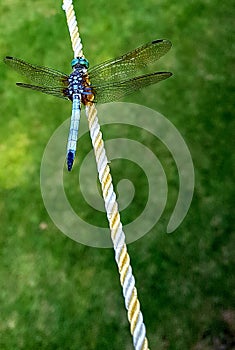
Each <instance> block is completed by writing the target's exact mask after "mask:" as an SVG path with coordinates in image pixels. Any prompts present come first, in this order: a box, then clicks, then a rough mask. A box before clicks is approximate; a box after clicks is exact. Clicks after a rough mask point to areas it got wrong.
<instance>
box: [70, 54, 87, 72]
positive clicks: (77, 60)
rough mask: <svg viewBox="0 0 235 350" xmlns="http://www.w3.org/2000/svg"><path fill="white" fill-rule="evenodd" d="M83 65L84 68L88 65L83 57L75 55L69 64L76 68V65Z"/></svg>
mask: <svg viewBox="0 0 235 350" xmlns="http://www.w3.org/2000/svg"><path fill="white" fill-rule="evenodd" d="M77 65H78V66H83V67H85V68H86V69H88V67H89V62H88V61H87V60H86V59H85V58H84V57H76V58H74V59H73V60H72V62H71V66H72V68H77V67H76V66H77Z"/></svg>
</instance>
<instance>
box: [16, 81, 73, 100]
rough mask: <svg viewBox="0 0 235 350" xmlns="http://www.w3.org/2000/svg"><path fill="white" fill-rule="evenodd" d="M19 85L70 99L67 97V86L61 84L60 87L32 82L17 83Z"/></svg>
mask: <svg viewBox="0 0 235 350" xmlns="http://www.w3.org/2000/svg"><path fill="white" fill-rule="evenodd" d="M16 85H17V86H20V87H23V88H26V89H31V90H36V91H40V92H43V93H44V94H48V95H53V96H56V97H60V98H65V99H66V100H67V99H68V97H67V90H66V88H61V87H60V86H59V87H58V86H57V87H51V86H47V87H46V86H36V85H31V84H24V83H16Z"/></svg>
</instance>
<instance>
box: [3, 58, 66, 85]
mask: <svg viewBox="0 0 235 350" xmlns="http://www.w3.org/2000/svg"><path fill="white" fill-rule="evenodd" d="M4 62H5V63H6V64H7V65H8V66H10V67H11V68H13V69H14V70H16V71H17V72H18V73H20V74H21V75H24V76H25V77H27V78H28V79H30V80H31V81H32V82H34V83H36V84H40V85H42V86H51V87H56V86H57V87H58V86H61V87H66V86H68V75H66V74H63V73H61V72H58V71H57V70H54V69H51V68H47V67H40V66H35V65H33V64H31V63H27V62H25V61H23V60H20V59H18V58H14V57H11V56H7V57H5V58H4Z"/></svg>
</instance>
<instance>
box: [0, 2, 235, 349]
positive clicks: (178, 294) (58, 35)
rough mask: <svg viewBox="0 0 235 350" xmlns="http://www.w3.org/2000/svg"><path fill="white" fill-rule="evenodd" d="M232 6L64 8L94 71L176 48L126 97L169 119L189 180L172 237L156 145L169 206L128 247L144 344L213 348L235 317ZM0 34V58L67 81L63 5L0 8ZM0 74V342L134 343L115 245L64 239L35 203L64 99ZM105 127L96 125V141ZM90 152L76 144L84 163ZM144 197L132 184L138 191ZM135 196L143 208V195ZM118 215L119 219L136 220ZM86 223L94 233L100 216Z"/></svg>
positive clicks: (63, 345)
mask: <svg viewBox="0 0 235 350" xmlns="http://www.w3.org/2000/svg"><path fill="white" fill-rule="evenodd" d="M230 4H231V2H230V1H228V0H225V1H224V2H223V3H221V2H219V1H217V0H207V1H200V0H198V1H189V2H186V1H182V0H180V1H178V2H177V3H175V2H171V1H168V0H159V1H157V2H156V1H153V0H149V1H139V0H136V1H135V2H130V1H126V0H123V1H121V2H120V1H112V2H108V1H103V0H100V1H98V2H97V1H94V0H87V1H82V0H80V1H77V2H76V3H75V9H76V13H77V18H78V21H79V29H80V33H81V36H82V40H83V43H84V50H85V53H86V56H87V58H88V59H89V61H90V64H91V65H94V64H96V63H99V62H101V61H103V60H105V59H108V58H111V57H115V56H116V55H119V54H121V53H125V52H126V51H128V50H130V49H133V48H135V47H137V46H138V45H141V44H143V43H145V42H147V41H150V40H153V39H157V38H167V39H170V40H171V41H172V43H173V48H172V50H171V51H170V52H169V53H168V54H167V56H166V57H165V58H164V59H162V61H160V62H159V67H160V70H161V69H167V70H170V71H172V72H173V73H174V76H173V77H172V78H171V79H169V81H167V82H164V83H162V84H159V86H156V87H153V88H152V89H151V88H150V89H147V90H145V91H143V92H140V93H138V94H136V95H134V96H132V97H130V98H128V101H131V102H135V103H144V104H145V105H146V106H148V107H150V108H153V109H156V110H158V111H160V112H161V113H162V114H164V115H165V116H167V117H168V118H169V119H170V120H171V121H172V122H173V123H174V125H175V126H176V127H177V128H178V130H179V131H180V132H181V134H182V135H183V137H184V139H185V141H186V143H187V145H188V147H189V149H190V151H191V154H192V158H193V162H194V166H195V174H196V184H195V193H194V198H193V201H192V205H191V208H190V210H189V212H188V215H187V217H186V219H185V220H184V222H183V223H182V225H181V226H180V227H179V228H178V229H177V230H176V232H174V234H172V235H166V234H165V233H164V232H165V230H166V225H167V221H168V219H169V217H170V213H171V211H172V209H173V208H174V205H175V199H176V193H177V191H178V177H177V170H176V169H175V164H174V161H173V160H172V158H171V155H170V154H169V153H168V152H167V150H166V149H165V148H164V147H163V146H162V145H159V154H158V156H159V159H160V160H161V162H162V164H163V167H164V169H165V171H166V174H167V177H168V180H169V195H168V196H169V198H168V203H167V207H166V210H165V211H164V214H163V216H162V218H161V220H160V221H159V223H158V224H157V225H156V226H155V227H154V229H153V230H152V231H151V232H150V233H149V234H148V235H147V236H145V237H144V238H142V239H141V240H139V241H137V242H135V243H133V244H131V245H129V247H128V249H129V253H130V256H131V261H132V266H133V270H134V274H135V277H136V283H137V289H138V293H139V298H140V301H141V308H142V311H143V314H144V320H145V324H146V327H147V335H148V338H149V343H150V348H151V349H158V350H163V349H170V350H188V349H192V350H193V349H196V347H195V346H196V344H197V346H199V345H200V346H202V347H201V348H203V349H214V345H213V342H214V341H215V340H214V339H215V338H216V337H217V338H219V339H220V342H223V338H224V337H227V341H228V338H229V336H228V334H229V333H231V332H232V328H233V327H234V323H233V322H232V321H230V322H227V321H225V320H224V319H225V316H224V315H225V311H226V310H229V311H230V312H235V305H234V301H235V297H234V290H235V285H234V277H233V275H234V247H235V244H234V231H233V230H234V227H233V225H232V219H233V215H232V214H233V212H232V210H233V205H234V185H233V175H234V173H233V169H234V168H233V167H232V165H233V163H234V152H233V147H232V146H233V144H232V141H233V139H232V132H233V130H234V122H233V117H232V115H233V112H234V108H233V103H234V98H233V97H232V89H233V88H234V82H233V77H232V68H233V66H232V57H233V56H234V43H233V41H232V19H233V18H234V13H232V12H233V11H232V6H231V5H230ZM0 32H1V36H0V48H1V51H0V52H1V57H4V56H6V55H13V56H16V57H20V58H23V59H25V60H26V61H28V62H32V63H36V64H40V65H46V66H49V67H54V68H55V69H58V70H61V71H64V72H67V73H69V71H70V67H69V63H70V60H71V58H72V51H71V46H70V39H69V35H68V30H67V27H66V21H65V16H64V13H63V11H62V10H61V3H60V2H54V1H44V0H37V1H34V2H26V1H17V0H12V1H8V2H2V3H1V21H0ZM0 78H1V84H0V94H1V103H0V114H1V124H0V164H1V166H0V194H1V200H0V217H1V234H0V245H1V248H0V252H1V253H0V254H1V264H0V281H1V288H0V309H1V311H0V348H1V349H3V350H13V349H14V350H15V349H17V350H18V349H19V350H21V349H42V350H51V349H57V350H60V349H61V350H62V349H68V350H75V349H76V350H77V349H79V350H85V349H88V350H95V349H96V350H101V349H102V350H106V349H107V350H109V349H112V350H120V349H126V350H127V349H132V348H133V347H132V339H131V336H130V333H129V325H128V322H127V317H126V311H125V308H124V302H123V299H122V291H121V288H120V285H119V276H118V272H117V269H116V266H115V263H114V257H113V251H112V250H111V249H95V248H90V247H86V246H83V245H81V244H78V243H76V242H74V241H72V240H70V239H69V238H67V237H66V236H64V235H63V234H62V233H61V232H60V231H59V230H58V229H57V228H56V227H55V226H54V224H53V222H52V221H51V219H50V217H49V216H48V214H47V212H46V209H45V208H44V205H43V201H42V198H41V192H40V163H41V159H42V155H43V151H44V148H45V146H46V144H47V142H48V140H49V138H50V137H51V135H52V133H53V131H54V130H55V129H56V128H57V127H58V126H59V125H60V124H61V123H62V121H63V120H65V119H66V118H68V117H69V116H70V109H71V105H70V104H69V103H66V102H64V101H60V100H56V99H54V98H52V97H48V96H43V95H40V94H37V93H35V94H34V93H31V92H27V91H23V89H22V90H20V89H18V88H16V87H15V85H14V83H15V81H21V79H20V77H18V76H17V74H16V73H15V72H13V71H10V70H9V69H8V67H6V66H5V65H4V64H3V63H1V64H0ZM156 96H157V97H158V98H157V99H156ZM100 118H102V116H100ZM119 131H120V129H119ZM121 132H123V133H125V130H122V129H121ZM112 133H115V130H109V129H108V128H104V137H105V139H108V138H110V137H111V136H113V134H112ZM117 136H118V137H120V136H122V135H117ZM129 136H130V137H142V141H143V142H146V144H149V145H150V147H151V146H152V147H153V145H152V142H154V140H150V139H149V138H148V137H147V136H145V135H144V136H141V135H138V134H137V136H136V134H133V135H132V134H131V135H129ZM89 147H90V141H89V139H88V138H87V140H85V142H84V147H81V148H84V149H81V159H82V156H83V155H84V154H85V153H84V152H85V149H88V148H89ZM124 168H127V167H125V166H122V165H121V164H119V163H115V164H114V165H113V166H112V172H113V177H114V181H115V184H116V181H118V180H119V179H120V178H122V177H123V176H127V175H124V174H125V172H124V170H125V169H124ZM131 169H133V171H132V174H131V176H132V178H133V177H134V179H133V181H138V182H140V181H141V183H142V180H143V183H144V174H141V173H140V172H139V171H138V169H136V168H131ZM78 171H79V162H78V164H77V166H76V167H75V171H73V172H72V173H71V174H70V175H69V176H67V175H66V186H67V187H69V186H70V181H71V184H73V186H75V185H76V179H77V177H76V176H77V173H78ZM135 174H136V175H135ZM135 176H136V178H135ZM144 189H146V186H144V185H143V187H142V186H139V188H138V190H139V192H140V196H141V191H143V190H144ZM69 195H70V196H71V200H72V201H73V203H74V205H76V210H77V212H79V211H81V212H82V213H83V216H84V217H87V218H88V219H89V220H90V218H92V216H93V215H94V213H93V211H91V209H90V208H89V207H88V206H86V205H85V204H84V203H83V202H81V205H79V203H80V202H79V201H78V200H76V192H75V194H72V193H71V191H70V193H69ZM142 195H143V197H142V198H145V196H144V194H142ZM137 200H138V203H139V202H140V203H141V197H138V198H137ZM83 204H84V205H83ZM135 210H138V208H136V209H135ZM135 210H134V211H135ZM123 214H124V219H125V220H126V221H127V222H128V220H129V219H130V217H131V215H132V214H133V213H132V212H131V211H130V213H129V214H128V213H127V212H126V213H123ZM128 215H130V216H128ZM94 220H95V222H96V223H97V222H100V224H101V225H103V220H104V216H100V217H98V218H97V217H95V218H94ZM42 223H45V225H42ZM224 341H225V340H224ZM227 349H229V347H227Z"/></svg>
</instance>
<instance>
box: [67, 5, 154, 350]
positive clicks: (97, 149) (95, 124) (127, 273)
mask: <svg viewBox="0 0 235 350" xmlns="http://www.w3.org/2000/svg"><path fill="white" fill-rule="evenodd" d="M63 10H64V11H65V13H66V18H67V24H68V28H69V33H70V38H71V42H72V48H73V51H74V57H80V56H83V52H82V43H81V39H80V36H79V32H78V26H77V21H76V17H75V12H74V9H73V3H72V0H64V1H63ZM85 110H86V116H87V119H88V124H89V130H90V137H91V140H92V145H93V148H94V153H95V159H96V164H97V170H98V174H99V181H100V184H101V188H102V194H103V198H104V203H105V209H106V213H107V218H108V221H109V227H110V231H111V239H112V242H113V247H114V251H115V260H116V263H117V266H118V270H119V274H120V282H121V286H122V289H123V296H124V299H125V306H126V309H127V314H128V320H129V322H130V331H131V334H132V337H133V345H134V348H135V350H149V347H148V340H147V338H146V329H145V325H144V322H143V315H142V313H141V311H140V302H139V300H138V297H137V290H136V287H135V278H134V276H133V273H132V268H131V265H130V257H129V254H128V252H127V246H126V243H125V234H124V232H123V229H122V223H121V219H120V214H119V211H118V203H117V200H116V194H115V192H114V188H113V184H112V176H111V174H110V168H109V165H108V159H107V156H106V151H105V148H104V141H103V138H102V133H101V130H100V125H99V121H98V117H97V110H96V108H95V104H94V103H92V104H89V105H86V106H85Z"/></svg>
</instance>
